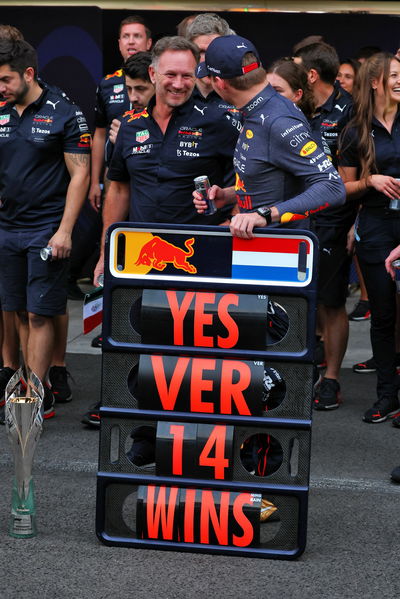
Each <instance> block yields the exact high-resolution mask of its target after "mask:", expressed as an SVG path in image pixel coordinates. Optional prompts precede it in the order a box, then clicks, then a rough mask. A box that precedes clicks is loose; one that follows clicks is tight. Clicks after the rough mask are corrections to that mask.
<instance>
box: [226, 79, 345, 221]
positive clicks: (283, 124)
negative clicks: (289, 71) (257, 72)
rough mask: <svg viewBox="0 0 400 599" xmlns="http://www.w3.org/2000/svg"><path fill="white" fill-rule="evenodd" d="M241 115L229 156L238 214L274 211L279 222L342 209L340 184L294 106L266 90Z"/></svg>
mask: <svg viewBox="0 0 400 599" xmlns="http://www.w3.org/2000/svg"><path fill="white" fill-rule="evenodd" d="M241 110H242V113H243V116H244V121H243V129H242V132H241V133H240V136H239V139H238V142H237V145H236V149H235V155H234V167H235V172H236V183H235V191H236V198H237V201H238V204H239V208H240V211H241V212H251V211H254V210H256V209H257V208H258V207H259V206H276V208H277V209H278V212H279V214H280V216H282V214H284V213H289V215H290V214H304V213H306V212H307V211H310V210H311V211H313V210H318V209H319V208H320V207H321V206H323V207H324V208H327V207H328V206H335V205H340V204H343V203H344V201H345V197H346V194H345V189H344V185H343V183H342V180H341V179H340V177H339V175H338V173H337V171H336V169H335V168H334V166H333V165H332V162H331V161H330V160H329V158H328V157H327V155H326V154H325V152H324V151H323V149H322V148H321V147H320V146H318V144H317V143H316V142H315V140H314V139H313V137H312V134H311V130H310V127H309V125H308V123H307V119H306V117H305V116H304V114H303V113H302V112H301V110H300V109H299V108H297V106H295V105H294V104H293V102H290V101H289V100H288V99H287V98H285V97H283V96H282V95H280V94H278V93H277V92H276V91H275V90H274V89H273V87H272V86H271V85H267V86H266V87H265V88H264V89H263V90H262V91H261V92H260V93H259V94H257V95H256V96H255V97H254V98H253V99H252V100H251V101H250V102H249V103H248V104H247V105H246V106H244V107H243V108H242V109H241ZM287 218H288V220H290V218H291V217H290V216H288V217H287ZM303 222H304V221H303Z"/></svg>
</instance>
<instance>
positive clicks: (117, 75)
mask: <svg viewBox="0 0 400 599" xmlns="http://www.w3.org/2000/svg"><path fill="white" fill-rule="evenodd" d="M113 77H122V69H118V71H115V73H111V74H110V75H106V76H105V77H104V79H105V80H107V79H112V78H113Z"/></svg>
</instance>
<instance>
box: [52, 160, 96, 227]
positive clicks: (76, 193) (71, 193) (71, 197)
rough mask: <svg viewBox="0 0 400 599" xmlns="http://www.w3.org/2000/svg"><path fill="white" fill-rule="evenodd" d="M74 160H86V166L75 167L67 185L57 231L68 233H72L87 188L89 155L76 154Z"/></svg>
mask: <svg viewBox="0 0 400 599" xmlns="http://www.w3.org/2000/svg"><path fill="white" fill-rule="evenodd" d="M76 160H79V161H83V162H86V163H87V168H78V169H76V170H75V172H74V173H73V174H72V176H71V180H70V182H69V185H68V189H67V194H66V197H65V208H64V213H63V216H62V219H61V222H60V226H59V231H62V232H63V233H66V234H68V235H71V234H72V230H73V228H74V226H75V223H76V221H77V219H78V216H79V213H80V211H81V209H82V206H83V203H84V201H85V199H86V195H87V192H88V188H89V160H90V157H89V155H88V154H85V155H81V154H77V155H76Z"/></svg>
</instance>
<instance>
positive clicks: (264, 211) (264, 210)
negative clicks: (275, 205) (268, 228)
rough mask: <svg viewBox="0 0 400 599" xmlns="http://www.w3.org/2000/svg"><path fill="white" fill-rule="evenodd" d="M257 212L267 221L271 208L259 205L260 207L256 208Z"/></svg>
mask: <svg viewBox="0 0 400 599" xmlns="http://www.w3.org/2000/svg"><path fill="white" fill-rule="evenodd" d="M257 212H258V214H260V216H263V217H264V218H265V219H267V221H268V219H269V218H270V216H271V209H270V208H267V207H266V206H261V208H258V210H257Z"/></svg>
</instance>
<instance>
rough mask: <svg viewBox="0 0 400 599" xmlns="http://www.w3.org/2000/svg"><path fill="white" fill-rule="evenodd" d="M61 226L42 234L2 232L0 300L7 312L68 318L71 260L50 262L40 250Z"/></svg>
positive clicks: (50, 228)
mask: <svg viewBox="0 0 400 599" xmlns="http://www.w3.org/2000/svg"><path fill="white" fill-rule="evenodd" d="M57 228H58V227H57V226H49V227H47V228H46V229H42V230H40V231H7V230H4V229H2V230H0V256H1V260H0V297H1V306H2V309H3V310H5V311H6V312H12V311H22V310H27V311H28V312H32V313H33V314H39V315H41V316H57V315H59V314H65V311H66V304H67V278H68V270H69V260H48V261H44V260H42V259H41V257H40V250H41V248H43V247H46V246H47V242H48V241H49V239H50V238H51V237H52V236H53V235H54V233H55V231H56V230H57Z"/></svg>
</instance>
